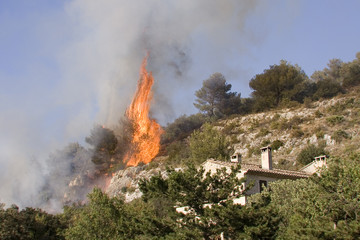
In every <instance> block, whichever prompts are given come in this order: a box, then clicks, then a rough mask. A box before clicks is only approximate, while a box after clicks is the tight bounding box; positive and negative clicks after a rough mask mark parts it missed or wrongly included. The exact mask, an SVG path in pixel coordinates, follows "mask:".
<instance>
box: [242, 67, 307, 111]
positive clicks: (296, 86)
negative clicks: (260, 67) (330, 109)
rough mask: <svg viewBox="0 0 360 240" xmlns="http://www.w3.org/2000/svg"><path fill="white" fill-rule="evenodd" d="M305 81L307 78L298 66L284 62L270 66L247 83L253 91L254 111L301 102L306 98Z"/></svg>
mask: <svg viewBox="0 0 360 240" xmlns="http://www.w3.org/2000/svg"><path fill="white" fill-rule="evenodd" d="M306 79H307V76H306V75H305V73H304V72H303V71H302V70H301V69H300V68H299V67H298V66H293V65H291V64H289V63H287V62H286V61H281V62H280V65H273V66H270V68H269V69H266V70H264V72H263V73H262V74H258V75H256V76H255V77H254V78H253V79H251V81H250V83H249V85H250V87H251V88H252V89H254V92H253V93H252V95H253V97H254V99H255V110H256V111H262V110H266V109H269V108H274V107H278V106H279V105H280V103H282V102H284V101H297V102H302V101H303V99H304V98H305V96H306V95H305V94H306V84H305V81H306Z"/></svg>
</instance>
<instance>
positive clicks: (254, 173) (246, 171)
mask: <svg viewBox="0 0 360 240" xmlns="http://www.w3.org/2000/svg"><path fill="white" fill-rule="evenodd" d="M318 158H319V159H318V160H316V161H314V162H313V163H312V164H309V165H307V166H305V167H304V168H303V170H300V171H289V170H282V169H275V168H273V166H272V154H271V147H270V146H267V147H263V148H261V165H257V164H243V163H241V155H239V154H234V155H233V156H231V158H230V162H224V161H218V160H214V159H208V160H207V161H205V162H204V163H203V164H202V166H203V168H204V169H205V172H208V171H211V172H216V169H221V168H224V167H225V168H227V169H229V171H230V169H231V167H232V166H236V165H237V164H241V170H240V172H239V173H238V177H239V178H245V182H244V183H243V186H242V187H243V189H246V188H249V187H250V189H247V191H246V192H245V194H244V196H242V197H240V198H238V199H234V202H235V203H238V204H242V205H244V204H245V203H246V201H247V197H248V196H249V195H252V194H255V193H260V192H261V191H262V190H263V188H264V187H267V185H268V183H269V182H273V181H277V180H281V179H292V180H296V179H301V178H308V177H309V176H310V175H312V174H313V173H315V172H316V170H317V168H318V167H319V166H322V164H324V162H322V163H320V162H321V161H324V156H320V157H318ZM321 159H323V160H321ZM320 160H321V161H320Z"/></svg>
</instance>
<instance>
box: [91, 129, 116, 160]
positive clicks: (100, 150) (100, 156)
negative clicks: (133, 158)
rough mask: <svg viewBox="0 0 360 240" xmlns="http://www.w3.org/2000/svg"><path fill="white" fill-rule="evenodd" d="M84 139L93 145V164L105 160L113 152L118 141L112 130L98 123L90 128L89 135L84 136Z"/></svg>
mask: <svg viewBox="0 0 360 240" xmlns="http://www.w3.org/2000/svg"><path fill="white" fill-rule="evenodd" d="M85 141H86V142H87V143H88V144H90V145H91V146H93V151H94V155H93V157H92V161H93V162H94V163H95V164H102V163H105V162H107V161H108V160H109V156H111V155H113V154H115V150H116V147H117V143H118V141H117V139H116V137H115V134H114V132H113V131H112V130H110V129H108V128H105V127H102V126H100V125H97V126H95V127H94V128H93V129H92V130H91V133H90V136H89V137H86V138H85Z"/></svg>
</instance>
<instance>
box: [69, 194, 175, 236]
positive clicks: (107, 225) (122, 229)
mask: <svg viewBox="0 0 360 240" xmlns="http://www.w3.org/2000/svg"><path fill="white" fill-rule="evenodd" d="M88 197H89V203H88V204H87V205H85V206H82V207H80V208H79V207H77V208H75V210H74V208H73V207H67V208H66V209H65V212H64V215H65V218H67V219H69V220H68V221H69V223H70V224H69V228H68V229H67V230H66V231H65V236H66V239H154V238H157V237H158V238H161V237H163V236H166V235H167V234H169V233H172V232H174V231H173V230H172V227H175V224H176V222H169V221H167V218H166V217H165V215H162V216H161V217H162V218H160V216H158V215H157V214H156V211H155V210H154V208H153V206H152V205H150V204H147V203H145V202H142V201H139V200H135V201H134V202H132V203H128V204H125V203H124V202H123V200H121V199H120V198H117V197H109V196H108V195H106V194H105V193H103V192H102V191H101V190H100V189H98V188H95V189H94V190H93V192H92V193H90V194H89V195H88ZM69 212H70V213H69ZM66 215H67V216H66ZM69 216H70V217H69Z"/></svg>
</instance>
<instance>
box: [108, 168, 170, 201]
mask: <svg viewBox="0 0 360 240" xmlns="http://www.w3.org/2000/svg"><path fill="white" fill-rule="evenodd" d="M159 172H160V173H161V174H165V170H162V169H161V168H160V167H157V168H153V169H150V170H147V169H146V166H137V167H128V168H126V169H123V170H119V171H117V172H116V173H115V174H114V176H113V177H112V179H111V181H110V184H109V186H108V187H107V189H106V193H107V194H108V195H109V196H111V197H113V196H124V198H125V202H131V201H132V200H134V199H136V198H140V197H141V195H142V193H141V192H140V190H139V181H140V180H141V179H149V178H150V177H151V176H154V175H156V174H159Z"/></svg>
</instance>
